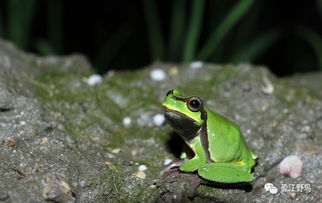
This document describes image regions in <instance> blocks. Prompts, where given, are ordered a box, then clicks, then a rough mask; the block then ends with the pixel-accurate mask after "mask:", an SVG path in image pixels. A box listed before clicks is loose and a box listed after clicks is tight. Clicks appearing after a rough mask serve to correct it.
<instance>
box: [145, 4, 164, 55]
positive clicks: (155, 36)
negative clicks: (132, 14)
mask: <svg viewBox="0 0 322 203" xmlns="http://www.w3.org/2000/svg"><path fill="white" fill-rule="evenodd" d="M143 5H144V13H145V20H146V23H147V27H148V38H149V44H150V49H151V52H152V58H153V59H154V60H162V59H164V56H163V54H164V47H163V46H164V42H163V38H162V29H161V24H160V19H159V13H158V9H157V6H156V3H155V0H143Z"/></svg>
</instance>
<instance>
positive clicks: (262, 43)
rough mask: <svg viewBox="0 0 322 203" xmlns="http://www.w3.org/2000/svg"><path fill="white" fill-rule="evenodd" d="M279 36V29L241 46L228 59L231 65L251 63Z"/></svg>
mask: <svg viewBox="0 0 322 203" xmlns="http://www.w3.org/2000/svg"><path fill="white" fill-rule="evenodd" d="M280 36H281V31H280V29H274V30H271V31H268V32H265V33H263V34H261V35H259V36H258V37H256V38H255V39H254V40H253V41H251V42H249V43H247V44H246V45H244V46H242V47H241V49H240V50H238V51H237V52H236V53H235V54H234V55H233V56H232V57H231V59H230V61H231V62H233V63H239V62H251V61H254V59H256V57H257V56H258V55H260V54H261V53H262V52H263V51H264V50H265V49H266V48H267V47H268V46H270V45H271V44H272V43H273V42H275V41H276V40H277V39H278V38H279V37H280Z"/></svg>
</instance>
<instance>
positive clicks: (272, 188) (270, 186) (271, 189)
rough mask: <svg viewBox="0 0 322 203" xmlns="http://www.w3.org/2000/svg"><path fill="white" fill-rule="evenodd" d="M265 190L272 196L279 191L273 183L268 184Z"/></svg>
mask: <svg viewBox="0 0 322 203" xmlns="http://www.w3.org/2000/svg"><path fill="white" fill-rule="evenodd" d="M264 188H265V190H266V191H267V192H270V193H272V194H276V193H277V191H278V190H277V188H276V187H275V186H274V185H273V184H272V183H266V184H265V186H264Z"/></svg>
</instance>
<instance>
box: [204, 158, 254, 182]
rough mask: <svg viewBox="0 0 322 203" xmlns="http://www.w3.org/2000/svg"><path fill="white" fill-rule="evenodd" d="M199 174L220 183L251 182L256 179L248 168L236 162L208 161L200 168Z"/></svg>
mask: <svg viewBox="0 0 322 203" xmlns="http://www.w3.org/2000/svg"><path fill="white" fill-rule="evenodd" d="M198 174H199V175H200V176H201V177H202V178H204V179H206V180H211V181H215V182H219V183H239V182H251V181H252V180H253V179H254V176H253V174H252V173H250V171H249V169H248V168H246V167H244V166H241V165H240V164H236V163H207V164H204V165H203V166H201V167H200V168H199V169H198Z"/></svg>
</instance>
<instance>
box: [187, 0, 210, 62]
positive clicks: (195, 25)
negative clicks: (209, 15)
mask: <svg viewBox="0 0 322 203" xmlns="http://www.w3.org/2000/svg"><path fill="white" fill-rule="evenodd" d="M204 4H205V1H204V0H194V1H193V5H192V7H191V8H192V16H191V20H190V21H191V22H190V26H189V29H188V33H187V35H186V40H185V44H184V50H183V61H185V62H189V61H192V60H193V58H194V57H195V52H196V47H197V43H198V40H199V35H200V30H201V24H202V17H203V12H204Z"/></svg>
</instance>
